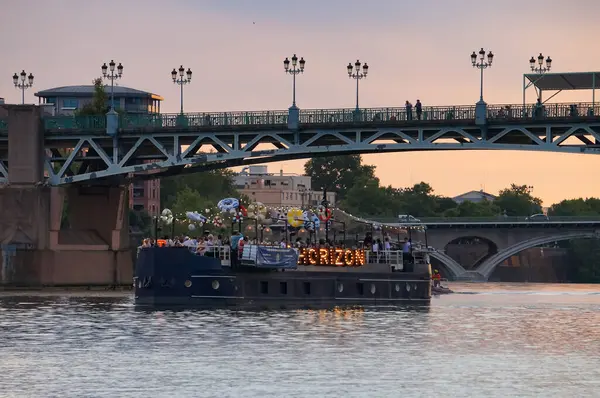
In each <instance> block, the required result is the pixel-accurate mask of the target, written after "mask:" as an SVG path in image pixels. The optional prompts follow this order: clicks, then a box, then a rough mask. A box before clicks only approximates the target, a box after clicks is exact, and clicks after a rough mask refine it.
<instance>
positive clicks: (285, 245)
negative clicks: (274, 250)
mask: <svg viewBox="0 0 600 398" xmlns="http://www.w3.org/2000/svg"><path fill="white" fill-rule="evenodd" d="M279 247H281V248H282V249H285V248H286V247H287V242H286V241H285V238H283V239H281V242H280V243H279Z"/></svg>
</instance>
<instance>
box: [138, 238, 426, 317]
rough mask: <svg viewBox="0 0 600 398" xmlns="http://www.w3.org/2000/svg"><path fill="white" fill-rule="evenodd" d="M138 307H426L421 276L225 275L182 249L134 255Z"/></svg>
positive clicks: (221, 269)
mask: <svg viewBox="0 0 600 398" xmlns="http://www.w3.org/2000/svg"><path fill="white" fill-rule="evenodd" d="M134 287H135V303H136V305H137V306H139V307H163V308H174V307H199V308H221V307H257V306H258V307H263V306H265V307H275V308H301V307H319V308H323V307H335V306H351V305H396V304H405V303H407V302H413V303H428V302H429V301H430V299H431V283H430V279H429V275H428V274H427V273H422V274H419V273H408V272H387V273H370V272H335V271H318V272H311V271H296V270H286V271H285V272H283V271H273V270H258V269H252V268H244V269H240V270H235V271H234V270H231V269H230V268H229V267H221V265H220V263H219V262H218V260H216V259H212V258H209V257H202V256H194V255H193V254H191V253H189V252H188V251H187V250H185V249H179V248H172V249H171V248H159V249H151V250H150V251H148V252H146V253H140V259H139V260H138V263H137V266H136V276H135V279H134Z"/></svg>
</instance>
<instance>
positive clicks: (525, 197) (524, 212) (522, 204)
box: [494, 184, 542, 217]
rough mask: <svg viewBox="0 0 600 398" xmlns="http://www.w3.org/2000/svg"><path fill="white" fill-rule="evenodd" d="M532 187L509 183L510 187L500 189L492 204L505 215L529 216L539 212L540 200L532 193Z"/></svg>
mask: <svg viewBox="0 0 600 398" xmlns="http://www.w3.org/2000/svg"><path fill="white" fill-rule="evenodd" d="M532 192H533V187H530V186H527V185H516V184H511V185H510V188H506V189H503V190H502V191H500V194H499V195H498V197H497V198H496V199H495V200H494V204H495V205H496V206H498V207H499V209H500V211H502V212H503V213H504V212H506V215H507V216H511V217H514V216H529V215H531V214H536V213H541V211H542V200H541V199H540V198H537V197H534V196H533V195H532Z"/></svg>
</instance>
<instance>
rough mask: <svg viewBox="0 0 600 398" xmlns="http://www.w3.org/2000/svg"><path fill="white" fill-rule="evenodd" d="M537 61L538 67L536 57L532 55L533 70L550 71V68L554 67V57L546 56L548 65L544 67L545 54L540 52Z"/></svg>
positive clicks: (539, 71)
mask: <svg viewBox="0 0 600 398" xmlns="http://www.w3.org/2000/svg"><path fill="white" fill-rule="evenodd" d="M537 63H538V65H539V67H536V64H535V58H533V57H531V59H530V60H529V66H530V67H531V71H532V72H536V73H539V74H542V73H546V72H550V68H551V67H552V58H550V57H548V58H546V66H545V67H544V55H543V54H542V53H540V55H538V57H537Z"/></svg>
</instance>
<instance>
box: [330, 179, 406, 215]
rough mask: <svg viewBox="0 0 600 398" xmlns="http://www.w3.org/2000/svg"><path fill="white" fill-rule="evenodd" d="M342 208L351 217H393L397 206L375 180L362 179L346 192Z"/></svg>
mask: <svg viewBox="0 0 600 398" xmlns="http://www.w3.org/2000/svg"><path fill="white" fill-rule="evenodd" d="M341 206H342V208H343V209H344V210H345V211H347V212H348V213H350V214H353V215H369V216H378V217H390V218H391V217H395V215H396V214H397V213H396V211H397V210H398V209H397V206H394V203H393V200H392V198H391V196H390V195H389V193H387V192H386V189H384V188H381V187H380V186H379V181H378V180H377V179H370V178H362V179H360V180H358V181H356V182H355V183H354V184H353V185H352V187H351V188H350V189H349V190H348V191H347V195H346V199H344V200H343V201H342V202H341Z"/></svg>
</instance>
